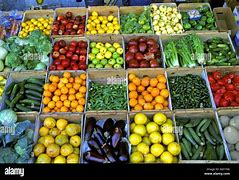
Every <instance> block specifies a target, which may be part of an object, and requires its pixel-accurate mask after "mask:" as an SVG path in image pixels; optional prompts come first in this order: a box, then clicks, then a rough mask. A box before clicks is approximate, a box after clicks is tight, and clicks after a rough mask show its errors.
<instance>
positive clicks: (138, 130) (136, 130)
mask: <svg viewBox="0 0 239 180" xmlns="http://www.w3.org/2000/svg"><path fill="white" fill-rule="evenodd" d="M133 132H134V133H137V134H139V135H140V136H144V135H145V134H146V128H145V126H144V125H142V124H137V125H136V126H135V127H134V129H133Z"/></svg>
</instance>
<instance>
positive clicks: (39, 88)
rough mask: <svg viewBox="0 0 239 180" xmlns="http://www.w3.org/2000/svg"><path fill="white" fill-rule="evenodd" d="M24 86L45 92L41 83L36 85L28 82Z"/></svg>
mask: <svg viewBox="0 0 239 180" xmlns="http://www.w3.org/2000/svg"><path fill="white" fill-rule="evenodd" d="M24 87H25V88H26V89H30V90H34V91H38V92H40V93H42V92H43V89H42V86H39V85H36V84H30V83H27V84H25V86H24Z"/></svg>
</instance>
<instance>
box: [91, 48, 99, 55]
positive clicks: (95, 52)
mask: <svg viewBox="0 0 239 180" xmlns="http://www.w3.org/2000/svg"><path fill="white" fill-rule="evenodd" d="M91 52H92V53H93V54H98V53H99V52H100V50H99V49H98V48H95V47H94V48H92V50H91Z"/></svg>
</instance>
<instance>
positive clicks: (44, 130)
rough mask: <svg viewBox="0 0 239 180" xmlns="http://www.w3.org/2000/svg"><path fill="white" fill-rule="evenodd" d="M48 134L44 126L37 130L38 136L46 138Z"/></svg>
mask: <svg viewBox="0 0 239 180" xmlns="http://www.w3.org/2000/svg"><path fill="white" fill-rule="evenodd" d="M48 133H49V129H48V128H47V127H45V126H43V127H41V128H40V129H39V135H40V136H46V135H48Z"/></svg>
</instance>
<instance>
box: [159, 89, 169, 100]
mask: <svg viewBox="0 0 239 180" xmlns="http://www.w3.org/2000/svg"><path fill="white" fill-rule="evenodd" d="M160 95H161V96H163V97H164V98H167V97H168V96H169V92H168V90H167V89H162V90H161V92H160Z"/></svg>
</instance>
